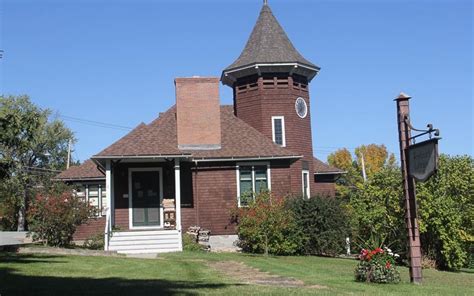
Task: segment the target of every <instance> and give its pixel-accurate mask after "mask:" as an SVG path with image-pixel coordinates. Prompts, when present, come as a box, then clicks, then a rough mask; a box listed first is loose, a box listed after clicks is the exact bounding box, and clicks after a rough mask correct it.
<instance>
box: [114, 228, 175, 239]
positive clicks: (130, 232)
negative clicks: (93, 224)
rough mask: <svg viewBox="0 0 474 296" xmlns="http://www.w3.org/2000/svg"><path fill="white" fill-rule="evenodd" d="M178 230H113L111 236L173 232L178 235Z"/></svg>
mask: <svg viewBox="0 0 474 296" xmlns="http://www.w3.org/2000/svg"><path fill="white" fill-rule="evenodd" d="M179 233H180V232H179V231H178V230H164V229H163V230H136V231H114V232H113V235H112V237H121V236H143V235H162V234H175V235H178V234H179Z"/></svg>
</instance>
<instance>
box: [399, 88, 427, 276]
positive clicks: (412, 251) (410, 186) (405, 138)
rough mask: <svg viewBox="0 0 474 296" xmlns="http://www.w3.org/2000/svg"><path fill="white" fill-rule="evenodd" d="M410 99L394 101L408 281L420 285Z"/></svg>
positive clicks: (419, 252) (419, 255)
mask: <svg viewBox="0 0 474 296" xmlns="http://www.w3.org/2000/svg"><path fill="white" fill-rule="evenodd" d="M410 98H411V97H410V96H408V95H406V94H404V93H400V95H399V96H398V97H397V98H396V99H395V101H396V103H397V121H398V137H399V141H400V162H401V168H402V174H403V193H404V197H405V200H404V204H405V223H406V230H407V240H408V259H409V264H410V281H411V282H412V283H415V284H421V281H422V273H421V243H420V232H419V229H418V221H417V213H416V197H415V180H414V178H413V177H411V176H410V175H409V174H408V166H409V164H408V147H409V146H410V138H411V131H410V126H409V125H408V120H409V119H410V104H409V100H410Z"/></svg>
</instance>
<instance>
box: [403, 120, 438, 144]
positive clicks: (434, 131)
mask: <svg viewBox="0 0 474 296" xmlns="http://www.w3.org/2000/svg"><path fill="white" fill-rule="evenodd" d="M404 122H405V124H406V125H407V126H408V128H409V129H410V130H413V131H417V132H421V133H420V134H418V135H415V136H412V137H410V140H412V141H413V143H415V139H416V138H418V137H421V136H424V135H428V136H429V138H430V139H431V138H432V137H433V136H435V137H439V135H440V133H439V129H437V128H433V124H431V123H428V124H427V125H426V127H427V128H428V129H417V128H414V127H413V126H412V125H411V123H410V118H409V117H408V116H405V119H404Z"/></svg>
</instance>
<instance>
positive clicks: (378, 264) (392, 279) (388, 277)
mask: <svg viewBox="0 0 474 296" xmlns="http://www.w3.org/2000/svg"><path fill="white" fill-rule="evenodd" d="M359 259H360V262H359V264H357V267H356V269H355V279H356V281H358V282H371V283H383V284H386V283H399V282H400V273H399V272H398V270H397V267H396V265H395V257H394V254H393V253H392V252H391V250H390V249H388V248H385V250H384V249H382V248H380V247H379V248H375V249H373V250H370V249H362V251H361V252H360V255H359Z"/></svg>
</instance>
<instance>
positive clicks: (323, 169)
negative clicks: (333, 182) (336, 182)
mask: <svg viewBox="0 0 474 296" xmlns="http://www.w3.org/2000/svg"><path fill="white" fill-rule="evenodd" d="M313 168H314V174H315V175H339V174H344V173H346V172H345V171H343V170H341V169H338V168H336V167H333V166H330V165H328V164H326V163H324V162H322V161H321V160H319V159H317V158H316V157H314V158H313Z"/></svg>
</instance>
